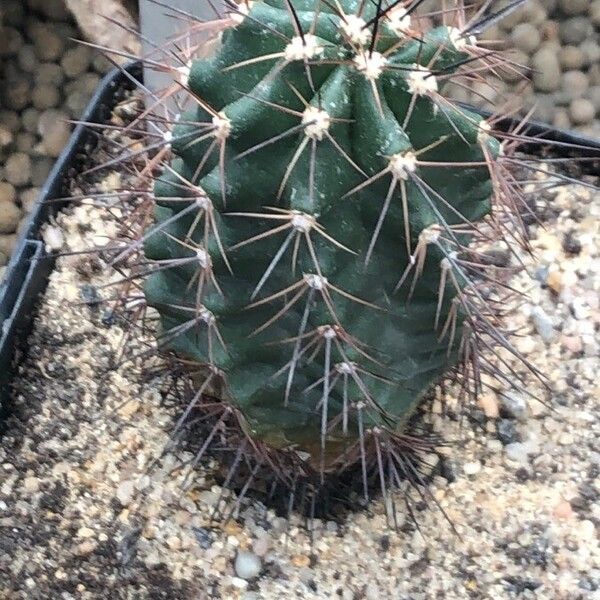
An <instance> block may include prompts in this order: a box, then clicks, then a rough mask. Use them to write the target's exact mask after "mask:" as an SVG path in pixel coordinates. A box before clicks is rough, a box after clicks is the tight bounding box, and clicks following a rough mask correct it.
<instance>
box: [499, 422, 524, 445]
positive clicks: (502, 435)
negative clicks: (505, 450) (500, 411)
mask: <svg viewBox="0 0 600 600" xmlns="http://www.w3.org/2000/svg"><path fill="white" fill-rule="evenodd" d="M496 428H497V435H498V439H499V440H500V441H501V442H502V444H503V445H504V446H508V445H509V444H514V443H515V442H518V441H519V434H518V433H517V428H516V426H515V423H514V421H512V420H510V419H500V420H499V421H498V423H497V424H496Z"/></svg>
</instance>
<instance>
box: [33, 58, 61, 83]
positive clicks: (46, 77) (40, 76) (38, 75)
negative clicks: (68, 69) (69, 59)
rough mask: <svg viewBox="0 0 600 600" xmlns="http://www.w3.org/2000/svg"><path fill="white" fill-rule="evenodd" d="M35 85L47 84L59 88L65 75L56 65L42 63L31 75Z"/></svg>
mask: <svg viewBox="0 0 600 600" xmlns="http://www.w3.org/2000/svg"><path fill="white" fill-rule="evenodd" d="M33 76H34V80H35V83H36V84H49V85H55V86H57V87H58V86H60V85H61V83H62V82H63V81H64V79H65V74H64V73H63V70H62V69H61V68H60V65H57V64H56V63H42V64H40V65H39V66H38V68H37V69H36V71H35V73H34V74H33Z"/></svg>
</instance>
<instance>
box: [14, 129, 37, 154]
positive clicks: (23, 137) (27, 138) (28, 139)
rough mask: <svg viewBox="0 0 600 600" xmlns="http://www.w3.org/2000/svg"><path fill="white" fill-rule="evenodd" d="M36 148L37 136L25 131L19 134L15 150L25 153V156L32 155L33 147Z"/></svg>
mask: <svg viewBox="0 0 600 600" xmlns="http://www.w3.org/2000/svg"><path fill="white" fill-rule="evenodd" d="M34 146H35V136H34V135H33V134H32V133H29V132H27V131H23V132H21V133H19V134H17V137H16V139H15V148H16V150H17V152H25V154H31V151H32V149H33V147H34Z"/></svg>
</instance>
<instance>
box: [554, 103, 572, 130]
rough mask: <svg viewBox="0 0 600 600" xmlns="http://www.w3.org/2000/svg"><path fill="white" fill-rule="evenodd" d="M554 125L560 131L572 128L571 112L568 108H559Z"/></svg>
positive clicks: (555, 114)
mask: <svg viewBox="0 0 600 600" xmlns="http://www.w3.org/2000/svg"><path fill="white" fill-rule="evenodd" d="M552 125H554V127H557V128H558V129H569V128H570V127H571V119H570V117H569V111H568V110H567V109H566V108H557V109H556V111H555V113H554V117H553V118H552Z"/></svg>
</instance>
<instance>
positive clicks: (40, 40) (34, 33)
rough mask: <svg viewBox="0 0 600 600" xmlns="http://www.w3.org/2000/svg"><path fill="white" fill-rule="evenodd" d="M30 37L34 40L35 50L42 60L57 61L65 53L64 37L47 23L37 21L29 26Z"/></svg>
mask: <svg viewBox="0 0 600 600" xmlns="http://www.w3.org/2000/svg"><path fill="white" fill-rule="evenodd" d="M29 37H30V38H31V40H32V41H33V43H34V46H35V52H36V54H37V57H38V58H39V59H40V60H41V61H45V62H48V61H56V60H58V59H59V58H60V56H61V54H62V53H63V50H64V41H63V39H61V37H60V36H58V35H57V34H56V33H55V32H54V31H52V29H51V28H50V27H49V26H47V25H44V24H42V23H35V24H34V25H33V26H31V27H30V28H29Z"/></svg>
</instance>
